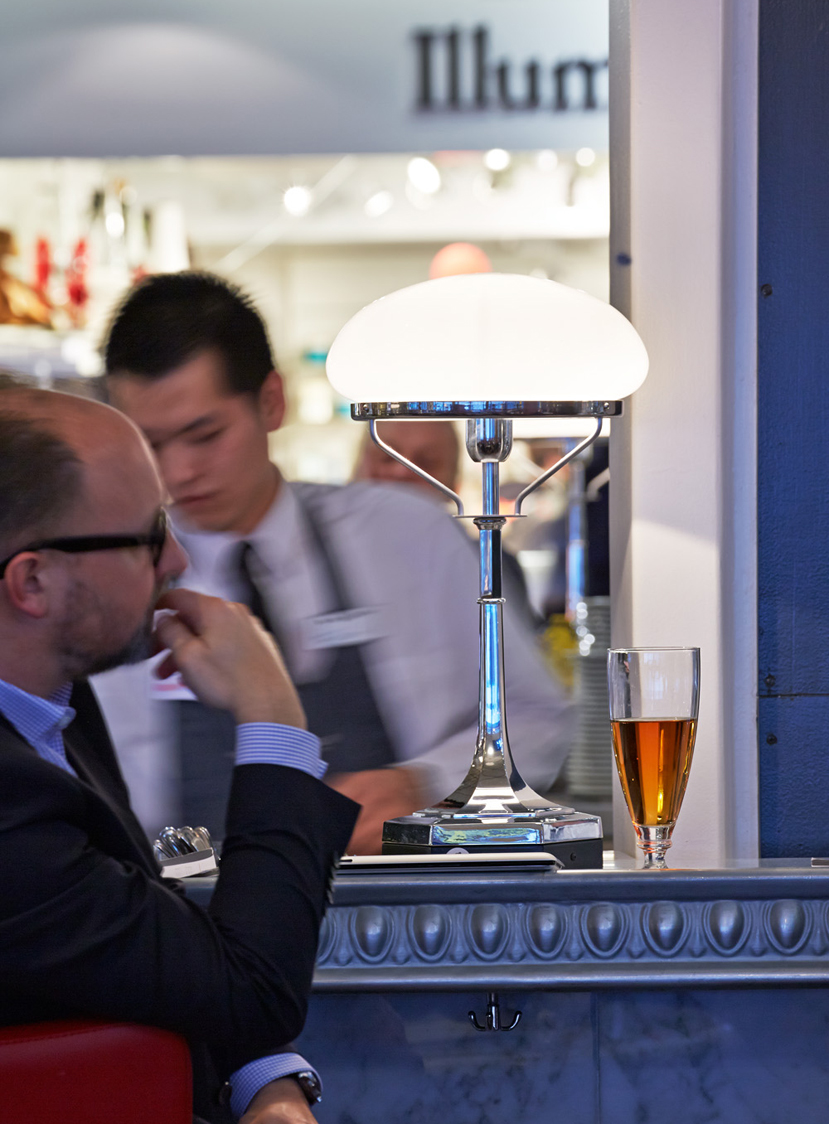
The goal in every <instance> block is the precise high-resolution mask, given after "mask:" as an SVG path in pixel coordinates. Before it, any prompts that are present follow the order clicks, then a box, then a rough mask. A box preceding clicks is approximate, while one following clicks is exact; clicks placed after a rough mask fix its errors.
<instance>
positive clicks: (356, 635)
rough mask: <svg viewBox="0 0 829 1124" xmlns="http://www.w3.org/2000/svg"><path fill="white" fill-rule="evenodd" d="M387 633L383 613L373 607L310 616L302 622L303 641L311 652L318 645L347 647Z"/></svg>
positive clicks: (321, 646) (377, 638)
mask: <svg viewBox="0 0 829 1124" xmlns="http://www.w3.org/2000/svg"><path fill="white" fill-rule="evenodd" d="M387 634H388V630H387V629H386V628H385V626H384V624H383V613H382V611H381V610H380V609H379V608H377V607H376V606H373V607H371V608H366V609H342V610H340V611H339V612H336V613H322V614H321V615H320V616H318V617H309V618H308V620H306V621H304V622H303V625H302V642H303V645H304V647H305V648H307V649H308V650H310V651H316V650H318V649H320V648H348V647H351V645H353V644H366V643H367V642H368V641H369V640H379V639H380V637H381V636H386V635H387Z"/></svg>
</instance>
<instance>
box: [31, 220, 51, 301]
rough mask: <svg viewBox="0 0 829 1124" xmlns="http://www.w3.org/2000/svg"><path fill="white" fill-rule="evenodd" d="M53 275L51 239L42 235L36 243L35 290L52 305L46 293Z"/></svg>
mask: <svg viewBox="0 0 829 1124" xmlns="http://www.w3.org/2000/svg"><path fill="white" fill-rule="evenodd" d="M51 275H52V247H51V246H50V245H49V239H48V238H44V237H43V235H41V236H40V237H39V238H38V240H37V241H36V242H35V283H34V288H35V289H36V290H37V292H38V293H39V294H40V295H41V297H42V298H43V299H44V300H45V301H46V302H47V304H51V303H52V302H51V301H50V300H49V296H48V293H47V292H46V289H47V286H48V285H49V278H50V277H51Z"/></svg>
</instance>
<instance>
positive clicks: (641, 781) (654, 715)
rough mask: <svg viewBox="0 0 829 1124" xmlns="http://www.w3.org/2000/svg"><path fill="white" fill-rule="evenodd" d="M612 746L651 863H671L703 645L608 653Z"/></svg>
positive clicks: (694, 719)
mask: <svg viewBox="0 0 829 1124" xmlns="http://www.w3.org/2000/svg"><path fill="white" fill-rule="evenodd" d="M607 686H608V693H609V695H610V726H611V730H612V732H613V752H614V754H615V757H616V768H617V769H618V771H619V780H620V781H621V782H622V791H623V792H624V794H625V800H626V801H627V806H628V811H629V812H630V818H631V819H632V820H633V826H634V827H635V829H636V841H637V843H638V844H639V846H640V847H641V849H642V851H643V852H644V855H645V869H646V870H665V853H666V851H667V850H668V848H669V847H670V845H671V833H672V832H673V829H674V824H675V823H676V818H677V816H678V815H679V809H680V808H681V806H682V798H683V796H684V795H685V786H686V784H687V783H688V772H689V770H690V768H691V758H692V756H693V753H694V735H695V734H696V728H697V714H698V710H699V648H613V649H611V650H610V651H609V652H608V653H607Z"/></svg>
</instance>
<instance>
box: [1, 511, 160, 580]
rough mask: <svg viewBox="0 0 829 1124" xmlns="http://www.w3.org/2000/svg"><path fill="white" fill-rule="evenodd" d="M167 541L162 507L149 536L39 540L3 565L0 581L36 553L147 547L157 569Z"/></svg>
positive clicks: (81, 552) (84, 551) (75, 536)
mask: <svg viewBox="0 0 829 1124" xmlns="http://www.w3.org/2000/svg"><path fill="white" fill-rule="evenodd" d="M166 541H167V512H166V511H164V509H163V508H162V510H161V511H159V513H158V515H157V516H156V518H155V522H154V524H153V527H152V530H151V531H149V532H148V533H147V534H146V535H72V536H70V537H68V538H63V539H40V540H39V541H38V542H32V543H29V544H28V546H21V547H18V549H17V550H16V551H15V552H14V553H13V554H10V555H9V556H8V558H4V559H3V561H2V562H0V578H2V577H3V574H5V572H6V567H7V566H8V564H9V562H11V560H12V559H13V558H16V557H17V556H18V554H25V553H27V552H28V551H30V550H31V551H35V550H61V551H63V552H64V553H65V554H87V553H90V552H92V551H94V550H125V549H127V548H128V547H132V546H148V547H149V548H150V557H151V558H152V560H153V566H157V565H158V563H159V562H160V560H161V555H162V553H163V551H164V544H165V542H166Z"/></svg>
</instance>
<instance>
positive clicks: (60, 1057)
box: [0, 1020, 193, 1124]
mask: <svg viewBox="0 0 829 1124" xmlns="http://www.w3.org/2000/svg"><path fill="white" fill-rule="evenodd" d="M192 1102H193V1088H192V1076H191V1072H190V1051H189V1050H188V1048H187V1043H186V1042H185V1041H184V1039H183V1038H181V1037H179V1035H177V1034H171V1033H170V1032H169V1031H166V1030H157V1029H156V1028H154V1027H147V1026H134V1025H132V1024H130V1023H102V1022H93V1021H85V1020H84V1021H72V1022H53V1023H35V1024H33V1025H31V1026H13V1027H6V1028H5V1029H0V1120H2V1124H41V1122H43V1124H46V1122H50V1121H60V1124H191V1122H192V1118H193V1117H192V1113H193V1108H192Z"/></svg>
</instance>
